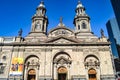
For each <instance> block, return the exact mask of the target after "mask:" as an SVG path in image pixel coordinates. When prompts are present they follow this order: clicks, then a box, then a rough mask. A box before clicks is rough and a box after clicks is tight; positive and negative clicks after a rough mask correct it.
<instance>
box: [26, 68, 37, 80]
mask: <svg viewBox="0 0 120 80" xmlns="http://www.w3.org/2000/svg"><path fill="white" fill-rule="evenodd" d="M35 78H36V72H35V70H34V69H31V70H29V71H28V78H27V80H35Z"/></svg>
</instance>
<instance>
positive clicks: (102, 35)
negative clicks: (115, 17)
mask: <svg viewBox="0 0 120 80" xmlns="http://www.w3.org/2000/svg"><path fill="white" fill-rule="evenodd" d="M101 37H102V38H103V37H105V35H104V31H103V29H101Z"/></svg>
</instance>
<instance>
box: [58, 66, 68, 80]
mask: <svg viewBox="0 0 120 80" xmlns="http://www.w3.org/2000/svg"><path fill="white" fill-rule="evenodd" d="M66 79H67V69H66V68H65V67H60V68H59V69H58V80H66Z"/></svg>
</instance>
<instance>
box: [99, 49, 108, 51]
mask: <svg viewBox="0 0 120 80" xmlns="http://www.w3.org/2000/svg"><path fill="white" fill-rule="evenodd" d="M99 51H110V49H109V48H99Z"/></svg>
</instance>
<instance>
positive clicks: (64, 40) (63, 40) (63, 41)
mask: <svg viewBox="0 0 120 80" xmlns="http://www.w3.org/2000/svg"><path fill="white" fill-rule="evenodd" d="M46 43H57V44H70V43H78V41H77V40H76V39H72V38H66V37H58V38H53V39H50V40H47V41H46Z"/></svg>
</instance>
